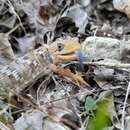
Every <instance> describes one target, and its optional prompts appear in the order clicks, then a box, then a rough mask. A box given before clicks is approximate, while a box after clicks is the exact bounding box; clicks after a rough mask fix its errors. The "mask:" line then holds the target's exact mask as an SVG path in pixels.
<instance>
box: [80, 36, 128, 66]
mask: <svg viewBox="0 0 130 130" xmlns="http://www.w3.org/2000/svg"><path fill="white" fill-rule="evenodd" d="M81 50H82V52H83V53H84V54H85V55H86V57H88V59H87V60H89V61H93V60H94V61H103V62H104V61H105V62H115V63H117V62H118V63H120V62H123V63H130V56H129V51H130V40H129V41H120V40H118V39H114V38H108V37H96V36H91V37H88V38H86V40H85V41H84V42H83V43H82V46H81Z"/></svg>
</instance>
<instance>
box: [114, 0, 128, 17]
mask: <svg viewBox="0 0 130 130" xmlns="http://www.w3.org/2000/svg"><path fill="white" fill-rule="evenodd" d="M113 5H114V8H115V9H117V10H119V11H121V12H123V13H125V14H126V15H127V16H128V17H129V18H130V0H113Z"/></svg>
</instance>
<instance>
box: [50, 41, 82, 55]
mask: <svg viewBox="0 0 130 130" xmlns="http://www.w3.org/2000/svg"><path fill="white" fill-rule="evenodd" d="M77 50H80V43H79V42H78V38H67V39H57V40H56V41H55V42H53V43H51V44H50V45H49V51H50V52H51V53H55V52H59V54H61V55H68V54H72V53H74V52H75V51H77Z"/></svg>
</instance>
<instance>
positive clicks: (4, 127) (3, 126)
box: [0, 121, 11, 130]
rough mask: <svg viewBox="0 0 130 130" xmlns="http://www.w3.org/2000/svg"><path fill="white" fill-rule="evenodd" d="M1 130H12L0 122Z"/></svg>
mask: <svg viewBox="0 0 130 130" xmlns="http://www.w3.org/2000/svg"><path fill="white" fill-rule="evenodd" d="M0 130H11V129H10V128H8V127H7V126H6V125H5V124H4V123H2V122H1V121H0Z"/></svg>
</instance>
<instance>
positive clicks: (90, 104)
mask: <svg viewBox="0 0 130 130" xmlns="http://www.w3.org/2000/svg"><path fill="white" fill-rule="evenodd" d="M85 109H86V111H87V112H89V111H93V110H95V109H96V101H95V100H94V99H93V98H92V97H90V96H88V97H87V98H86V101H85Z"/></svg>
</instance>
